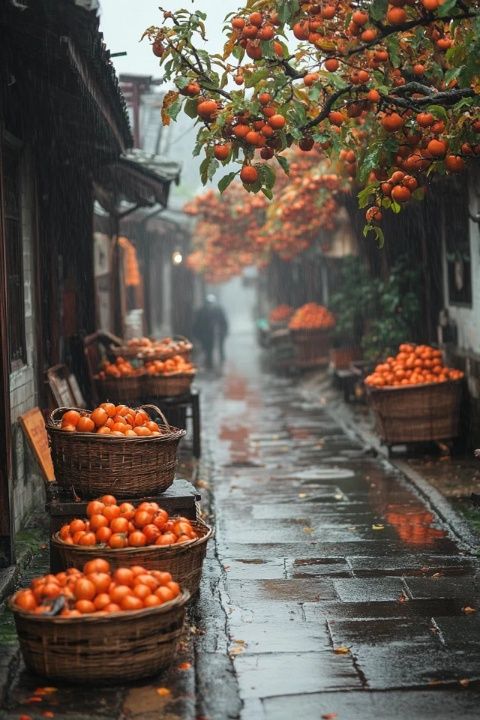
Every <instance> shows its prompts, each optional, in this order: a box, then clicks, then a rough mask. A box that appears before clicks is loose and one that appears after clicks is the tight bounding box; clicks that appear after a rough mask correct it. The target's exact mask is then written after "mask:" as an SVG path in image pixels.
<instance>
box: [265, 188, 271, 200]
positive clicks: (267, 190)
mask: <svg viewBox="0 0 480 720" xmlns="http://www.w3.org/2000/svg"><path fill="white" fill-rule="evenodd" d="M262 193H263V194H264V195H265V197H267V198H268V199H269V200H272V198H273V193H272V190H271V188H269V187H262Z"/></svg>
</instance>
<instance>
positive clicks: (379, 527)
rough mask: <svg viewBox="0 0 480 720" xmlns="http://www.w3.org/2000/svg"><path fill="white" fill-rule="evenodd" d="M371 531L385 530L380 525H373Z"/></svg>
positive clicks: (383, 526)
mask: <svg viewBox="0 0 480 720" xmlns="http://www.w3.org/2000/svg"><path fill="white" fill-rule="evenodd" d="M372 530H385V525H382V523H374V524H373V525H372Z"/></svg>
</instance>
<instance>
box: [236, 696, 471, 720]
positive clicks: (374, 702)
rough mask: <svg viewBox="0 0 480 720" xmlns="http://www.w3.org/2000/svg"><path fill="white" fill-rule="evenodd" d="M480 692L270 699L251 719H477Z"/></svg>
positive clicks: (266, 700) (267, 699)
mask: <svg viewBox="0 0 480 720" xmlns="http://www.w3.org/2000/svg"><path fill="white" fill-rule="evenodd" d="M479 705H480V689H479V688H469V689H468V690H467V691H465V690H464V689H463V688H460V689H458V690H444V689H436V690H430V691H422V690H420V691H419V690H411V691H409V692H405V691H403V692H402V691H389V692H365V691H363V692H362V691H360V692H337V693H328V692H325V693H312V694H310V695H290V696H289V697H272V698H266V699H265V700H263V702H262V703H261V706H260V707H258V706H257V714H253V715H248V717H250V719H251V720H292V718H296V717H299V712H298V709H299V707H301V708H302V715H301V717H305V718H312V720H313V719H315V720H319V719H320V718H322V717H323V716H325V717H327V716H329V715H330V717H331V714H333V713H335V715H336V717H334V718H332V720H373V718H378V720H399V719H400V718H401V719H402V720H452V718H462V720H476V718H478V708H479Z"/></svg>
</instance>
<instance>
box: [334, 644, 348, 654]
mask: <svg viewBox="0 0 480 720" xmlns="http://www.w3.org/2000/svg"><path fill="white" fill-rule="evenodd" d="M333 652H334V653H335V655H348V654H349V653H350V648H348V647H347V646H346V645H340V646H339V647H336V648H333Z"/></svg>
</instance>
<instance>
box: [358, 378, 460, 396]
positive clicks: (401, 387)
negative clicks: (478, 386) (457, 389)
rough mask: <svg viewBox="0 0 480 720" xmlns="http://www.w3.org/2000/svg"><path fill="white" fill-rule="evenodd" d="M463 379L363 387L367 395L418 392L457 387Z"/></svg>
mask: <svg viewBox="0 0 480 720" xmlns="http://www.w3.org/2000/svg"><path fill="white" fill-rule="evenodd" d="M463 380H464V378H458V379H457V380H444V381H443V382H438V383H437V382H428V383H417V384H416V385H384V386H383V387H374V386H372V385H367V383H365V387H366V388H367V393H369V394H370V393H372V394H373V393H376V392H392V391H393V392H398V391H399V390H400V391H402V390H403V391H405V390H418V389H419V388H427V387H446V386H448V385H458V384H460V383H462V382H463Z"/></svg>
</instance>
